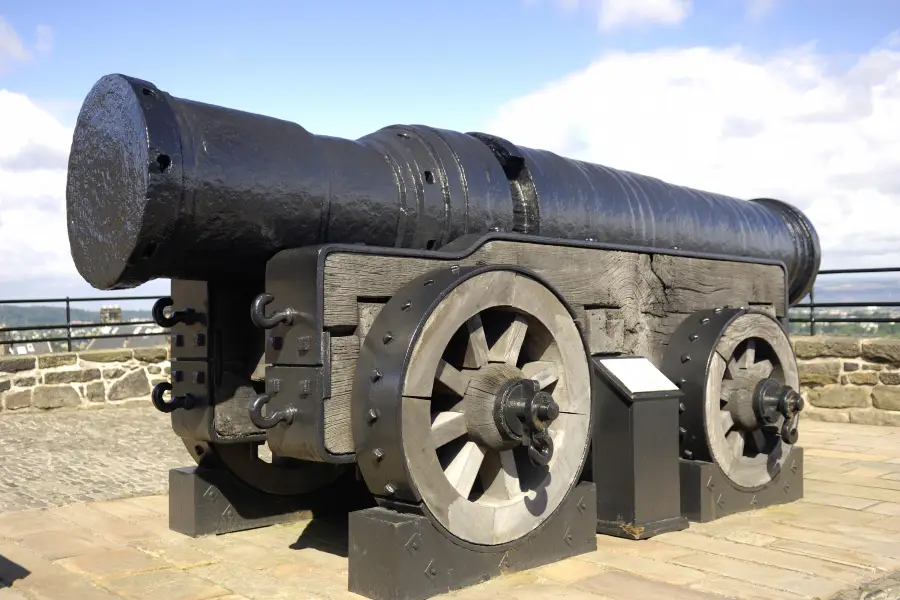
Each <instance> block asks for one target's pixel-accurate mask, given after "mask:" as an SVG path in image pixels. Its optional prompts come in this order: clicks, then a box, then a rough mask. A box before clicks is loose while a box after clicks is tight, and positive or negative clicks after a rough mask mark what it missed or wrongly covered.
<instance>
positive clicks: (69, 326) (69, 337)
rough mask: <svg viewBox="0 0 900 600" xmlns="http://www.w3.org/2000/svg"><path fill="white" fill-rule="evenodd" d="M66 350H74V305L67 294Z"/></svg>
mask: <svg viewBox="0 0 900 600" xmlns="http://www.w3.org/2000/svg"><path fill="white" fill-rule="evenodd" d="M66 351H67V352H71V351H72V307H71V304H69V297H68V296H66Z"/></svg>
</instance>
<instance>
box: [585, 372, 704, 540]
mask: <svg viewBox="0 0 900 600" xmlns="http://www.w3.org/2000/svg"><path fill="white" fill-rule="evenodd" d="M606 360H616V361H618V360H634V359H633V358H628V357H622V358H615V359H606ZM605 364H609V363H608V362H604V359H602V358H599V357H594V359H593V361H592V365H593V375H594V378H593V394H594V410H595V418H594V435H593V441H592V451H591V454H592V463H593V464H592V469H591V470H590V471H586V472H585V475H584V479H585V480H589V481H593V482H594V483H596V484H597V489H598V490H601V492H599V493H598V494H597V527H596V531H597V533H602V534H604V535H612V536H616V537H622V538H627V539H634V540H640V539H647V538H651V537H653V536H656V535H659V534H662V533H668V532H670V531H680V530H682V529H686V528H687V527H688V525H689V523H688V520H687V519H686V518H685V517H684V516H683V515H682V513H681V489H680V488H681V485H680V481H679V469H678V403H679V399H680V397H681V393H680V392H679V391H677V388H676V389H673V390H660V391H654V392H637V393H635V392H632V391H631V390H629V389H628V388H627V386H626V385H624V384H623V383H622V382H621V381H619V380H618V379H617V378H616V377H615V375H614V374H613V373H612V372H611V371H609V370H608V369H606V368H605V367H604V365H605ZM646 365H647V368H653V367H652V365H649V363H646ZM672 387H673V388H674V384H672Z"/></svg>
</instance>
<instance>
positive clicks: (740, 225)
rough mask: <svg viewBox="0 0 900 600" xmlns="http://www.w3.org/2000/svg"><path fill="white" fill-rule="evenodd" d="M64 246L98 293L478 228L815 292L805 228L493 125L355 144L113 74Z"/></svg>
mask: <svg viewBox="0 0 900 600" xmlns="http://www.w3.org/2000/svg"><path fill="white" fill-rule="evenodd" d="M66 205H67V211H68V230H69V242H70V246H71V251H72V257H73V259H74V262H75V265H76V267H77V268H78V271H79V272H80V274H81V275H82V276H83V277H84V279H85V280H86V281H88V282H89V283H90V284H91V285H93V286H94V287H96V288H99V289H122V288H129V287H134V286H137V285H140V284H141V283H144V282H146V281H149V280H151V279H155V278H161V277H166V278H178V279H198V280H215V279H227V278H243V277H253V276H259V274H260V273H261V271H262V269H264V265H265V261H266V260H268V259H269V258H270V257H271V256H272V255H273V254H274V253H276V252H277V251H279V250H282V249H285V248H291V247H300V246H308V245H312V244H320V243H326V242H342V243H364V244H369V245H378V246H391V247H404V248H426V249H427V248H435V249H436V248H439V247H441V246H442V245H444V244H446V243H448V242H450V241H452V240H453V239H455V238H458V237H459V236H461V235H463V234H466V233H486V232H489V231H516V232H521V233H529V234H533V235H539V236H543V237H548V238H563V239H574V240H583V239H595V240H597V241H601V242H609V243H620V244H629V245H636V246H644V247H652V248H660V249H668V248H675V247H677V248H680V249H682V250H688V251H697V252H708V253H715V254H725V255H735V256H743V257H748V258H761V259H774V260H780V261H782V262H784V264H785V265H786V267H787V269H788V273H789V279H790V291H789V296H790V301H791V303H792V304H793V303H796V302H798V301H799V300H800V299H802V298H803V297H804V296H805V295H806V294H807V293H808V291H809V290H810V288H811V287H812V284H813V282H814V281H815V277H816V274H817V272H818V268H819V262H820V257H821V250H820V247H819V241H818V236H817V234H816V232H815V229H814V228H813V226H812V224H811V223H810V221H809V220H808V219H807V218H806V217H805V216H804V215H803V213H801V212H800V211H799V210H798V209H796V208H794V207H793V206H791V205H789V204H786V203H784V202H781V201H778V200H773V199H756V200H752V201H746V200H740V199H736V198H731V197H727V196H723V195H719V194H712V193H707V192H702V191H698V190H694V189H690V188H687V187H682V186H676V185H671V184H668V183H665V182H662V181H660V180H658V179H655V178H653V177H647V176H643V175H638V174H635V173H630V172H626V171H620V170H615V169H612V168H609V167H604V166H601V165H596V164H591V163H586V162H581V161H575V160H571V159H567V158H563V157H561V156H558V155H556V154H553V153H551V152H547V151H542V150H534V149H529V148H523V147H521V146H516V145H514V144H512V143H510V142H509V141H507V140H504V139H501V138H498V137H495V136H491V135H486V134H480V133H468V134H467V133H459V132H454V131H447V130H442V129H435V128H431V127H425V126H420V125H414V126H405V125H394V126H390V127H386V128H383V129H380V130H378V131H376V132H374V133H371V134H369V135H366V136H364V137H362V138H360V139H358V140H355V141H354V140H347V139H341V138H335V137H328V136H322V135H314V134H311V133H309V132H308V131H306V130H305V129H304V128H303V127H301V126H299V125H297V124H295V123H291V122H288V121H284V120H280V119H275V118H271V117H267V116H262V115H256V114H251V113H247V112H242V111H238V110H232V109H228V108H222V107H219V106H213V105H209V104H203V103H199V102H194V101H191V100H185V99H181V98H176V97H173V96H171V95H170V94H167V93H165V92H163V91H161V90H160V89H158V88H157V87H156V86H155V85H153V84H152V83H149V82H146V81H142V80H139V79H135V78H131V77H126V76H122V75H108V76H105V77H103V78H101V79H100V80H99V81H98V82H97V83H96V84H95V85H94V87H93V88H92V89H91V91H90V92H89V93H88V96H87V97H86V99H85V101H84V104H83V106H82V108H81V111H80V113H79V116H78V120H77V124H76V126H75V132H74V136H73V141H72V150H71V154H70V157H69V171H68V182H67V189H66Z"/></svg>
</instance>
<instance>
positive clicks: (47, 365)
mask: <svg viewBox="0 0 900 600" xmlns="http://www.w3.org/2000/svg"><path fill="white" fill-rule="evenodd" d="M168 376H169V351H168V348H167V347H165V346H160V347H156V348H134V349H121V350H96V351H87V352H77V353H76V352H67V353H58V354H43V355H38V356H2V357H0V410H2V411H3V412H21V411H44V410H51V409H79V408H100V407H107V406H134V405H135V404H139V405H144V406H148V407H149V406H150V402H149V398H150V390H151V389H152V387H153V386H154V385H156V384H157V383H158V382H160V381H165V380H166V379H168Z"/></svg>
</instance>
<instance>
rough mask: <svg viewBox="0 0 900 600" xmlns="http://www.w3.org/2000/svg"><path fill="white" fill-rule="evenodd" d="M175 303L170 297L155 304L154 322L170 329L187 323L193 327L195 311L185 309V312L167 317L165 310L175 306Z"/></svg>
mask: <svg viewBox="0 0 900 600" xmlns="http://www.w3.org/2000/svg"><path fill="white" fill-rule="evenodd" d="M174 304H175V301H174V300H172V298H170V297H166V298H160V299H159V300H157V301H156V302H154V303H153V308H152V309H151V311H150V312H151V314H152V315H153V320H154V321H155V322H156V324H157V325H159V326H160V327H165V328H167V329H168V328H170V327H174V326H175V325H177V324H179V323H185V324H187V325H191V324H192V323H193V322H194V319H193V312H194V311H193V310H191V309H189V308H188V309H185V310H176V311H175V312H173V313H172V316H171V317H167V316H166V312H165V310H166V309H167V308H169V307H170V306H173V305H174Z"/></svg>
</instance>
